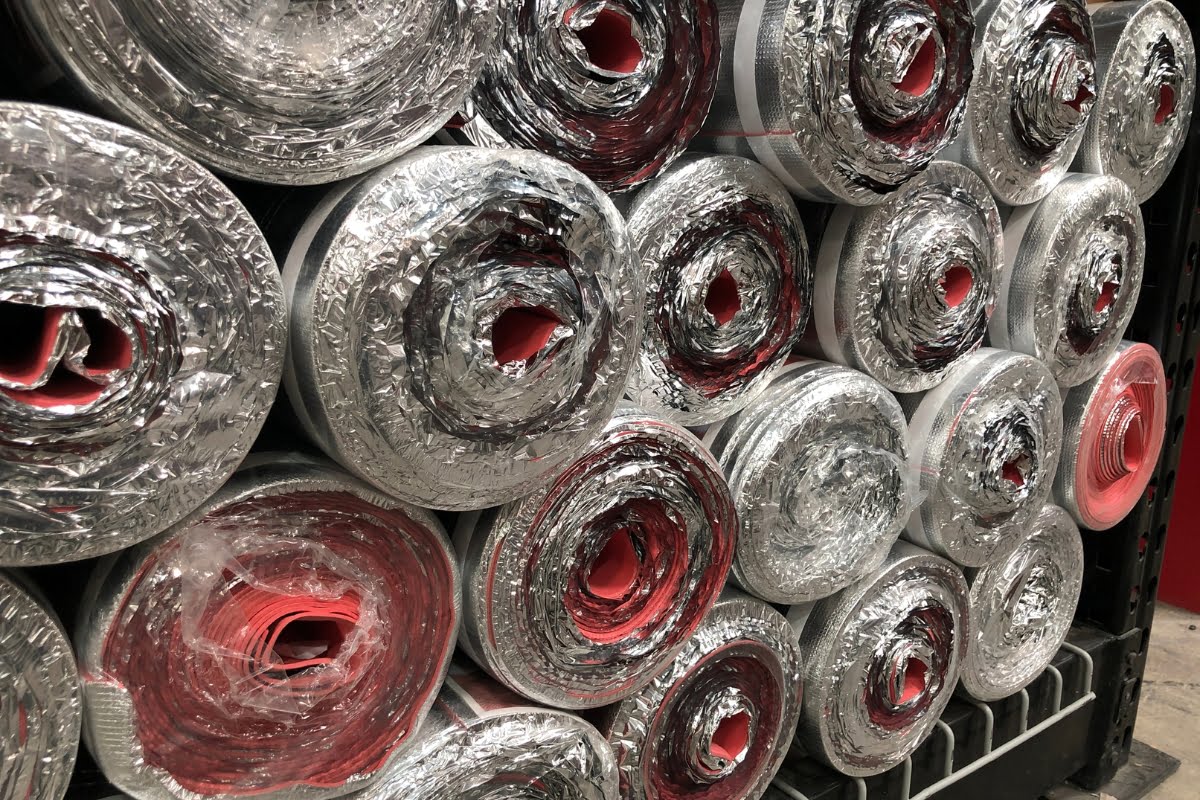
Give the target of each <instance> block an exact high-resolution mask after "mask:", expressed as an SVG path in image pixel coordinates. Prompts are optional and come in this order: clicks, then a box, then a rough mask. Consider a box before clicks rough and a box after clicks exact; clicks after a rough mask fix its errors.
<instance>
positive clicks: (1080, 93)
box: [1067, 83, 1093, 111]
mask: <svg viewBox="0 0 1200 800" xmlns="http://www.w3.org/2000/svg"><path fill="white" fill-rule="evenodd" d="M1092 97H1093V95H1092V93H1091V91H1090V90H1089V89H1088V88H1087V87H1086V86H1084V85H1083V84H1082V83H1081V84H1079V88H1078V89H1076V90H1075V97H1073V98H1072V99H1070V100H1068V101H1067V105H1069V106H1070V107H1071V108H1073V109H1075V110H1076V111H1083V104H1084V103H1086V102H1087V101H1088V100H1091V99H1092Z"/></svg>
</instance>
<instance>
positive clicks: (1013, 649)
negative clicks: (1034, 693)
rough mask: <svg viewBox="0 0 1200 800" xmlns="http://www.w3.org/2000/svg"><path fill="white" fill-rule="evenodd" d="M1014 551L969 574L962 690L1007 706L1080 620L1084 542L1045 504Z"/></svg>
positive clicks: (1062, 516)
mask: <svg viewBox="0 0 1200 800" xmlns="http://www.w3.org/2000/svg"><path fill="white" fill-rule="evenodd" d="M1014 544H1015V546H1013V547H1008V548H1005V549H1004V550H1003V551H1002V552H1001V553H999V554H998V555H997V556H996V558H995V560H994V561H993V562H992V563H990V564H988V565H987V566H986V567H984V568H983V569H979V570H968V572H967V581H968V582H969V583H970V584H971V643H970V645H969V646H968V647H967V657H966V660H965V661H964V662H963V668H962V673H961V677H962V686H963V689H965V690H966V691H967V692H968V693H969V694H970V695H971V696H972V697H974V698H976V699H978V700H984V701H989V702H990V701H994V700H1002V699H1003V698H1005V697H1008V696H1009V695H1012V694H1016V693H1017V692H1019V691H1021V690H1022V689H1024V688H1025V687H1026V686H1028V685H1029V684H1030V683H1032V682H1033V680H1034V679H1035V678H1037V677H1038V676H1039V675H1041V674H1042V671H1043V670H1045V669H1046V667H1048V666H1049V665H1050V662H1051V660H1053V658H1054V656H1055V654H1057V653H1058V648H1060V647H1061V646H1062V643H1063V640H1064V639H1066V638H1067V632H1068V631H1070V630H1071V621H1072V619H1073V618H1074V616H1075V606H1076V604H1077V603H1078V602H1079V592H1080V589H1081V588H1082V587H1083V542H1082V541H1081V540H1080V538H1079V529H1078V528H1076V527H1075V523H1074V522H1072V521H1071V517H1070V515H1068V514H1067V512H1066V511H1063V510H1062V509H1061V508H1059V507H1058V506H1055V505H1047V506H1044V507H1043V508H1042V509H1041V511H1039V512H1038V515H1037V516H1036V517H1034V519H1033V522H1032V523H1031V524H1030V526H1029V527H1028V528H1027V529H1026V530H1025V531H1023V532H1021V534H1020V538H1019V540H1018V541H1017V542H1015V543H1014Z"/></svg>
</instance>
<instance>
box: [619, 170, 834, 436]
mask: <svg viewBox="0 0 1200 800" xmlns="http://www.w3.org/2000/svg"><path fill="white" fill-rule="evenodd" d="M681 162H682V163H677V166H675V167H672V168H671V169H670V170H669V171H668V172H667V174H665V175H663V176H662V177H660V178H659V179H658V180H656V181H655V182H654V183H653V184H651V185H650V186H648V187H647V188H646V189H644V190H643V191H642V192H640V193H639V194H638V195H637V197H636V198H635V199H634V200H633V202H632V206H631V208H630V210H629V213H628V214H626V218H627V219H628V221H629V233H630V236H631V237H632V238H633V243H634V247H636V248H637V250H638V252H639V253H640V254H641V262H642V271H643V274H644V276H645V283H646V305H647V309H648V310H647V314H646V326H645V332H644V334H643V336H642V349H641V354H640V355H639V357H638V365H637V367H636V368H635V369H634V371H633V373H632V375H631V377H630V383H629V387H628V390H627V391H628V394H629V396H630V397H631V398H633V400H634V401H635V402H637V404H638V405H639V406H641V407H643V408H647V409H650V410H653V411H655V412H656V413H659V414H663V415H665V416H667V417H668V418H669V419H672V420H674V421H675V422H679V423H681V424H683V425H694V426H701V425H707V424H709V423H712V422H716V421H718V420H721V419H724V418H726V417H728V416H729V415H730V414H734V413H736V412H738V411H740V410H742V409H743V408H745V407H746V405H747V404H748V403H749V402H750V401H751V400H753V399H754V398H755V396H757V395H758V394H760V393H761V392H762V391H763V390H764V389H765V388H766V387H767V385H768V384H769V383H770V382H771V379H772V378H773V377H774V376H775V375H776V374H778V372H779V370H780V369H782V368H783V365H784V363H785V362H786V361H787V358H788V356H789V355H790V354H791V351H792V349H793V347H795V345H796V344H797V343H798V341H799V339H800V336H801V335H802V334H803V332H804V327H805V325H807V324H808V315H809V310H810V309H811V308H812V286H813V276H812V268H811V267H810V265H809V261H808V243H807V240H806V239H805V234H804V223H803V222H802V221H801V220H800V212H799V211H797V210H796V204H795V203H793V202H792V198H791V196H790V195H789V194H788V191H787V189H786V188H785V187H784V186H783V185H782V184H781V183H779V181H777V180H776V179H775V178H774V177H773V176H772V175H771V173H770V172H768V171H767V170H766V169H765V168H763V167H761V166H759V165H758V164H757V163H755V162H753V161H749V160H746V159H743V158H736V157H733V156H711V157H685V158H684V159H681Z"/></svg>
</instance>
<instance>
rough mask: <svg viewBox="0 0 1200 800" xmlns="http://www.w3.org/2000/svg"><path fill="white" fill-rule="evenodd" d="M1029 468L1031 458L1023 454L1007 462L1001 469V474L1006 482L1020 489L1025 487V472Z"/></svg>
mask: <svg viewBox="0 0 1200 800" xmlns="http://www.w3.org/2000/svg"><path fill="white" fill-rule="evenodd" d="M1028 468H1029V458H1028V457H1027V456H1025V455H1024V454H1022V455H1019V456H1017V457H1016V458H1012V459H1009V460H1008V461H1006V462H1005V463H1004V466H1003V467H1002V468H1001V472H1000V474H1001V475H1002V476H1003V477H1004V480H1006V481H1008V482H1009V483H1011V484H1012V485H1013V486H1016V487H1017V488H1018V489H1020V488H1021V487H1023V486H1024V485H1025V471H1026V470H1027V469H1028Z"/></svg>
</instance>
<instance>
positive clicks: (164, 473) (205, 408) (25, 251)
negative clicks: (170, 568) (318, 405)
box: [0, 103, 286, 565]
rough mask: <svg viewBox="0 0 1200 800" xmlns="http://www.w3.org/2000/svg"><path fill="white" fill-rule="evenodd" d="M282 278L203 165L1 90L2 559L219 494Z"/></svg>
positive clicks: (261, 413) (145, 530)
mask: <svg viewBox="0 0 1200 800" xmlns="http://www.w3.org/2000/svg"><path fill="white" fill-rule="evenodd" d="M285 330H286V329H285V315H284V303H283V290H282V287H281V285H280V280H279V273H278V270H277V268H276V266H275V262H274V260H273V259H272V257H271V252H270V250H269V249H268V247H267V243H266V241H265V240H264V239H263V237H262V234H261V233H260V232H259V230H258V228H257V227H256V226H255V224H254V222H253V220H252V219H251V218H250V215H249V214H248V213H247V212H246V210H245V209H244V208H243V207H242V205H241V204H240V203H239V202H238V201H237V200H236V199H235V198H234V196H233V195H232V194H230V193H229V191H228V190H227V189H226V188H225V187H224V186H223V185H222V184H221V183H220V182H219V181H218V180H217V179H216V178H215V177H213V175H211V174H210V173H209V172H207V171H206V170H204V169H203V168H201V167H200V166H199V165H198V164H196V163H195V162H193V161H191V160H190V159H188V158H185V157H184V156H181V155H179V154H178V153H176V152H175V151H174V150H172V149H170V148H169V147H166V146H164V145H162V144H160V143H158V142H156V141H153V140H152V139H150V138H149V137H146V136H143V135H142V134H140V133H136V132H134V131H132V130H129V129H127V128H124V127H122V126H119V125H114V124H112V123H109V122H104V121H101V120H98V119H95V118H92V117H88V116H84V115H82V114H76V113H73V112H69V111H63V110H59V109H52V108H49V107H45V106H36V105H28V104H21V103H0V340H2V345H0V564H4V565H33V564H48V563H55V562H61V561H71V560H76V559H82V558H89V557H92V556H97V555H101V554H103V553H108V552H111V551H114V550H118V549H120V548H122V547H127V546H129V545H131V544H133V543H135V542H138V541H141V540H142V539H145V538H147V537H149V536H151V535H153V534H155V533H157V532H158V531H161V530H163V529H164V528H166V527H167V526H169V525H171V524H173V523H175V522H178V521H179V520H180V519H181V518H183V517H184V516H185V515H187V514H188V513H190V512H191V511H192V510H193V509H194V508H196V506H198V505H199V504H200V503H202V502H203V501H204V500H206V499H207V498H208V497H209V496H211V495H212V494H213V492H215V491H216V490H217V489H218V488H219V487H220V485H221V484H222V483H224V482H225V480H226V478H228V477H229V475H230V474H231V473H232V472H233V470H234V469H235V467H236V466H237V464H238V462H239V461H241V459H242V457H243V456H244V455H245V453H246V451H247V450H248V449H249V448H250V444H251V443H252V442H253V441H254V439H255V437H256V436H257V434H258V431H259V429H260V427H261V426H262V424H263V421H264V419H265V418H266V415H267V411H268V410H269V408H270V406H271V403H272V401H273V400H274V398H275V393H276V389H277V387H278V384H279V377H280V373H281V371H282V365H283V348H284V341H285Z"/></svg>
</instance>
